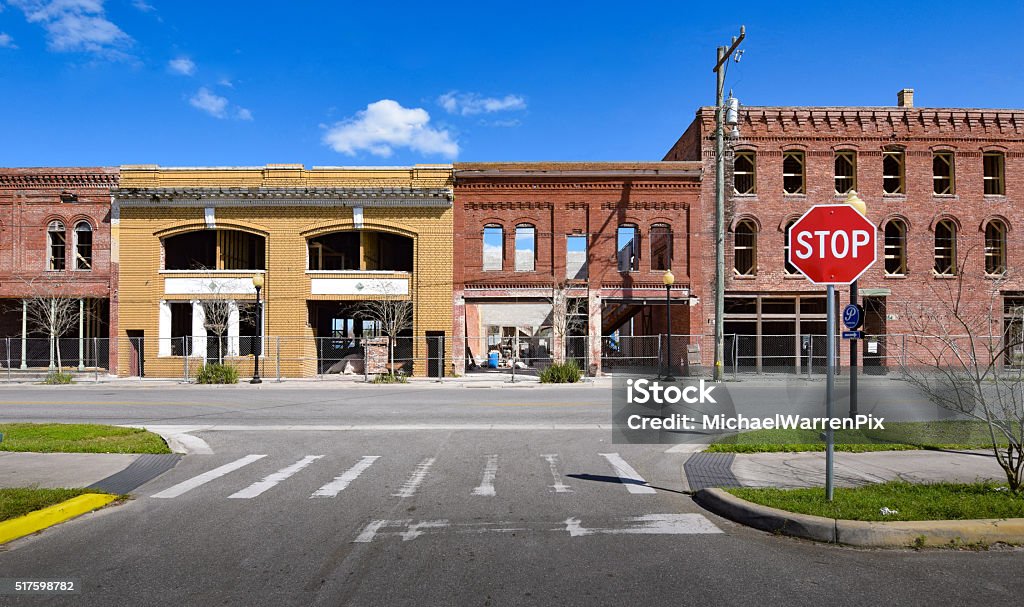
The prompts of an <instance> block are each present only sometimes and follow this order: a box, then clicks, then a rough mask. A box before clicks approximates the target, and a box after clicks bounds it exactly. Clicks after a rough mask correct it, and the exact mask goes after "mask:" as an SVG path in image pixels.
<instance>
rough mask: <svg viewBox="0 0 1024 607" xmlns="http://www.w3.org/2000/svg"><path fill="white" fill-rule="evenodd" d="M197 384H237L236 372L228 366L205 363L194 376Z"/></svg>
mask: <svg viewBox="0 0 1024 607" xmlns="http://www.w3.org/2000/svg"><path fill="white" fill-rule="evenodd" d="M196 383H197V384H237V383H238V370H237V369H235V368H234V367H231V366H228V365H222V364H219V363H207V364H205V365H203V366H202V367H200V368H199V373H197V374H196Z"/></svg>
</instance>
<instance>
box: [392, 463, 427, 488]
mask: <svg viewBox="0 0 1024 607" xmlns="http://www.w3.org/2000/svg"><path fill="white" fill-rule="evenodd" d="M434 461H435V458H433V457H428V458H427V459H425V460H423V461H422V462H420V463H419V464H417V465H416V469H415V470H413V473H412V476H410V477H409V478H408V479H407V480H406V481H405V484H404V485H402V488H401V489H399V490H398V492H396V493H393V494H392V495H393V496H394V497H412V496H414V495H416V490H417V489H419V486H420V484H421V483H422V482H423V479H425V478H427V473H429V472H430V467H431V466H433V465H434Z"/></svg>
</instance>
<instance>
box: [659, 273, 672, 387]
mask: <svg viewBox="0 0 1024 607" xmlns="http://www.w3.org/2000/svg"><path fill="white" fill-rule="evenodd" d="M661 280H662V282H664V283H665V327H666V328H665V332H666V333H667V334H668V348H667V351H666V352H667V354H668V362H667V364H666V365H665V377H664V380H665V381H675V380H676V378H675V377H672V283H674V282H675V281H676V277H675V276H673V275H672V270H665V275H664V276H662V278H661Z"/></svg>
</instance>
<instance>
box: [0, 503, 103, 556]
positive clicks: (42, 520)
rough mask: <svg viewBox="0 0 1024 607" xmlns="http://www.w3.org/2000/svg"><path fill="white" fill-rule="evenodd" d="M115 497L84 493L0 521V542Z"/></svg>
mask: <svg viewBox="0 0 1024 607" xmlns="http://www.w3.org/2000/svg"><path fill="white" fill-rule="evenodd" d="M116 499H117V496H116V495H107V494H101V493H85V494H82V495H79V496H76V497H73V498H71V499H69V500H66V501H63V502H61V503H59V504H54V505H53V506H47V507H46V508H43V509H41V510H36V511H35V512H29V513H28V514H25V515H23V516H19V517H17V518H12V519H10V520H6V521H3V522H0V544H6V543H7V542H9V541H11V540H16V539H18V538H19V537H24V536H26V535H29V534H32V533H35V532H37V531H42V530H43V529H46V528H47V527H52V526H53V525H56V524H58V523H63V522H64V521H66V520H70V519H73V518H75V517H76V516H80V515H82V514H85V513H86V512H92V511H93V510H97V509H99V508H102V507H103V506H106V505H107V504H109V503H110V502H112V501H114V500H116Z"/></svg>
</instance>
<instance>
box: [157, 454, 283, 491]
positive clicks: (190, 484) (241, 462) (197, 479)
mask: <svg viewBox="0 0 1024 607" xmlns="http://www.w3.org/2000/svg"><path fill="white" fill-rule="evenodd" d="M264 457H266V455H246V456H245V457H243V458H240V459H237V460H235V461H233V462H231V463H230V464H224V465H223V466H220V467H219V468H214V469H213V470H210V471H209V472H204V473H202V474H200V475H198V476H194V477H192V478H190V479H188V480H187V481H183V482H180V483H178V484H177V485H174V486H173V487H168V488H167V489H164V490H163V491H161V492H159V493H154V494H153V495H152V497H157V498H172V497H178V496H179V495H181V494H183V493H186V492H188V491H191V490H193V489H195V488H196V487H200V486H202V485H205V484H206V483H208V482H210V481H212V480H214V479H217V478H220V477H222V476H224V475H225V474H228V473H230V472H234V471H235V470H238V469H239V468H242V467H243V466H248V465H249V464H251V463H253V462H255V461H256V460H260V459H263V458H264Z"/></svg>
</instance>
